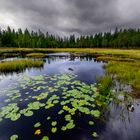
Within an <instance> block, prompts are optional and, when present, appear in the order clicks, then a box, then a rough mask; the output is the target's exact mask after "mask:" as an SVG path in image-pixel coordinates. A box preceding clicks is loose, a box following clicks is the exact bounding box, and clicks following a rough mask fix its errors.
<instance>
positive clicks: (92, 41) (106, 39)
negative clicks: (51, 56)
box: [0, 27, 140, 48]
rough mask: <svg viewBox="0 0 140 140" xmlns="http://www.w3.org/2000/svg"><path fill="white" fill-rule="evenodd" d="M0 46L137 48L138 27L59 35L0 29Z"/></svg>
mask: <svg viewBox="0 0 140 140" xmlns="http://www.w3.org/2000/svg"><path fill="white" fill-rule="evenodd" d="M0 47H18V48H139V47H140V29H127V30H126V29H124V30H122V29H118V28H116V29H115V31H114V32H113V33H112V32H105V33H97V34H95V35H90V36H80V37H78V38H77V37H75V35H70V37H63V38H62V37H59V36H54V35H51V34H49V33H48V32H47V33H46V34H44V33H42V32H41V31H40V30H39V31H38V32H34V31H31V32H29V31H28V29H25V31H22V30H21V29H18V31H15V30H14V29H11V28H10V27H7V29H6V30H0Z"/></svg>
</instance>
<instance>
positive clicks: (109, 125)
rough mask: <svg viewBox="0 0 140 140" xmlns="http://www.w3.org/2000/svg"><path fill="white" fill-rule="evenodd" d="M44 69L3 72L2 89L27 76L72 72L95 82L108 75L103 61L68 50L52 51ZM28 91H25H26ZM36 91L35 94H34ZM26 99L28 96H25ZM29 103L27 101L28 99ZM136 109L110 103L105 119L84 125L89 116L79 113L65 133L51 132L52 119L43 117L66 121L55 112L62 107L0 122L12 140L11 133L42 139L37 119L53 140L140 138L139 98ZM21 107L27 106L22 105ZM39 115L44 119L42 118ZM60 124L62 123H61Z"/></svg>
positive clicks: (23, 139)
mask: <svg viewBox="0 0 140 140" xmlns="http://www.w3.org/2000/svg"><path fill="white" fill-rule="evenodd" d="M44 61H45V64H44V67H43V68H40V69H35V68H32V69H26V70H25V71H24V72H22V73H13V74H7V75H4V74H1V75H0V89H1V90H2V89H3V88H6V87H7V86H8V85H10V84H11V83H13V86H14V83H16V81H17V79H18V78H19V77H20V78H21V79H22V77H23V76H24V75H29V76H36V75H49V76H53V75H55V74H63V73H66V74H67V73H72V74H75V75H77V77H76V80H80V81H81V82H85V83H87V84H93V83H96V82H97V80H98V79H99V78H100V77H101V76H103V75H104V74H105V72H104V69H103V65H104V63H102V62H97V61H96V60H95V59H94V58H92V57H90V56H87V57H84V56H83V57H73V56H70V54H69V53H66V54H65V53H57V54H50V55H49V56H48V57H47V58H46V59H45V60H44ZM23 92H25V91H23ZM32 94H33V93H32ZM24 98H25V97H24ZM2 100H3V96H0V101H1V102H0V107H1V106H3V103H2ZM25 102H28V101H25ZM133 104H134V107H135V110H134V112H128V111H127V108H126V105H124V104H121V105H116V104H113V103H111V104H109V108H110V113H108V111H106V112H105V118H104V119H103V120H97V123H96V124H95V126H88V125H85V123H84V122H85V121H87V120H88V119H89V117H87V116H80V117H78V118H75V120H77V121H76V128H74V129H72V130H69V131H66V132H63V131H59V130H58V131H57V134H55V135H54V134H52V133H51V132H50V131H51V130H50V128H47V126H49V122H46V120H45V118H44V116H45V117H46V114H47V116H50V115H51V116H53V118H54V119H57V120H59V121H62V123H64V122H63V120H62V119H61V118H59V117H58V116H57V114H56V113H55V111H56V110H57V109H58V108H59V106H56V107H55V108H54V109H53V111H52V110H47V112H46V111H45V110H44V109H40V110H39V111H37V112H36V111H35V113H34V116H33V117H32V118H31V119H29V118H27V117H21V118H20V120H18V121H17V122H16V123H15V122H11V121H10V120H8V119H7V120H4V121H2V122H1V123H0V140H9V137H10V136H11V135H12V134H17V133H18V135H19V137H20V140H41V139H42V137H41V136H37V137H36V136H34V131H35V129H34V128H33V124H34V123H35V121H36V122H38V121H39V122H41V124H42V126H41V127H42V128H44V129H43V132H42V133H43V134H44V135H45V134H46V135H49V137H50V140H71V139H73V140H93V139H99V140H140V123H139V122H140V109H139V100H136V101H134V102H133ZM21 106H24V104H22V105H21ZM40 118H42V119H41V120H40ZM58 127H59V126H58ZM92 127H93V128H95V129H96V131H97V132H98V134H99V137H98V138H93V137H92V136H91V131H92V129H93V128H92Z"/></svg>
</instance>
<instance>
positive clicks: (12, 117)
mask: <svg viewBox="0 0 140 140" xmlns="http://www.w3.org/2000/svg"><path fill="white" fill-rule="evenodd" d="M20 116H21V115H20V114H19V113H18V114H12V116H11V120H12V121H17V120H18V119H19V118H20Z"/></svg>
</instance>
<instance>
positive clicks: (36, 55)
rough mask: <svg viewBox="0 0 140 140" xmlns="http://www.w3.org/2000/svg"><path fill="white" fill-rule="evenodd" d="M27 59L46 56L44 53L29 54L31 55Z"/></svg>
mask: <svg viewBox="0 0 140 140" xmlns="http://www.w3.org/2000/svg"><path fill="white" fill-rule="evenodd" d="M26 57H32V58H45V57H46V54H44V53H29V54H27V55H26Z"/></svg>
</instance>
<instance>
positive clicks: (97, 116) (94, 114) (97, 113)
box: [91, 110, 100, 118]
mask: <svg viewBox="0 0 140 140" xmlns="http://www.w3.org/2000/svg"><path fill="white" fill-rule="evenodd" d="M91 115H93V116H94V117H96V118H99V117H100V111H99V110H92V111H91Z"/></svg>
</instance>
